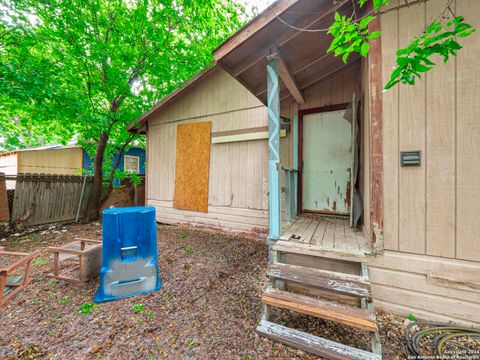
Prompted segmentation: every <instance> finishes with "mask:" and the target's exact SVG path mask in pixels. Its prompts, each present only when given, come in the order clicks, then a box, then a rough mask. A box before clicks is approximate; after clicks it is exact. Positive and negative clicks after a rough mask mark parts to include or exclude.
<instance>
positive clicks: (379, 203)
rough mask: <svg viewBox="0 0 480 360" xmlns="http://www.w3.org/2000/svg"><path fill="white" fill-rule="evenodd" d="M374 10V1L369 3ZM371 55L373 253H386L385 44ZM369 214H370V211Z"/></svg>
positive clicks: (375, 25)
mask: <svg viewBox="0 0 480 360" xmlns="http://www.w3.org/2000/svg"><path fill="white" fill-rule="evenodd" d="M368 6H369V9H373V0H369V2H368ZM368 30H369V31H370V32H374V31H379V30H380V17H377V18H376V19H375V20H373V21H372V22H370V23H369V24H368ZM369 42H370V51H369V53H368V58H367V61H368V89H369V92H368V96H369V100H370V101H369V108H368V112H369V118H370V129H369V131H370V195H371V204H370V208H371V216H370V232H371V235H370V236H371V239H372V245H373V246H372V248H373V249H372V250H373V252H374V253H376V254H381V253H383V251H384V249H383V147H382V141H383V137H382V136H383V135H382V134H383V122H382V89H383V84H382V46H381V45H382V44H381V39H380V38H377V39H372V40H370V41H369ZM365 211H368V210H367V209H366V210H365Z"/></svg>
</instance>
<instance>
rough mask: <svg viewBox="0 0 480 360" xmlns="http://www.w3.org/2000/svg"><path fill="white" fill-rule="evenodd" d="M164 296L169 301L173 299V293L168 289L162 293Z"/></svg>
mask: <svg viewBox="0 0 480 360" xmlns="http://www.w3.org/2000/svg"><path fill="white" fill-rule="evenodd" d="M162 297H163V298H164V299H165V300H167V301H170V300H172V299H173V295H172V293H169V292H168V291H164V292H163V293H162Z"/></svg>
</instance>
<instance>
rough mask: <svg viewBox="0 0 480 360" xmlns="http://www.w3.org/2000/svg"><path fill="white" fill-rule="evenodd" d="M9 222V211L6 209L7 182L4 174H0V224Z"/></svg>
mask: <svg viewBox="0 0 480 360" xmlns="http://www.w3.org/2000/svg"><path fill="white" fill-rule="evenodd" d="M8 221H10V211H9V208H8V194H7V182H6V180H5V174H4V173H0V222H8Z"/></svg>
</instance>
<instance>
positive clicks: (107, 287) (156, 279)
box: [94, 207, 162, 302]
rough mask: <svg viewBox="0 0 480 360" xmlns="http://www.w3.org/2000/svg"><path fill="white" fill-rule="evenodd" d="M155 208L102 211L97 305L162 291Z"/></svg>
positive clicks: (95, 299)
mask: <svg viewBox="0 0 480 360" xmlns="http://www.w3.org/2000/svg"><path fill="white" fill-rule="evenodd" d="M157 258H158V250H157V227H156V219H155V208H153V207H130V208H113V209H106V210H104V211H103V247H102V269H101V272H100V286H99V288H98V291H97V293H96V295H95V298H94V301H95V302H104V301H110V300H116V299H121V298H125V297H129V296H133V295H139V294H144V293H147V292H151V291H156V290H159V289H160V288H161V287H162V280H161V278H160V276H159V275H158V264H157Z"/></svg>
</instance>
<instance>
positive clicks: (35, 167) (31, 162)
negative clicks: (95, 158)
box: [18, 147, 83, 175]
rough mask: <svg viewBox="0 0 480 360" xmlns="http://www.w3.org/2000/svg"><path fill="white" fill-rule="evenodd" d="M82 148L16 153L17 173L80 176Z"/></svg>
mask: <svg viewBox="0 0 480 360" xmlns="http://www.w3.org/2000/svg"><path fill="white" fill-rule="evenodd" d="M82 153H83V152H82V148H80V147H72V148H66V149H53V150H32V151H21V152H19V153H18V155H19V157H18V172H19V173H30V174H57V175H80V174H81V173H82Z"/></svg>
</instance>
